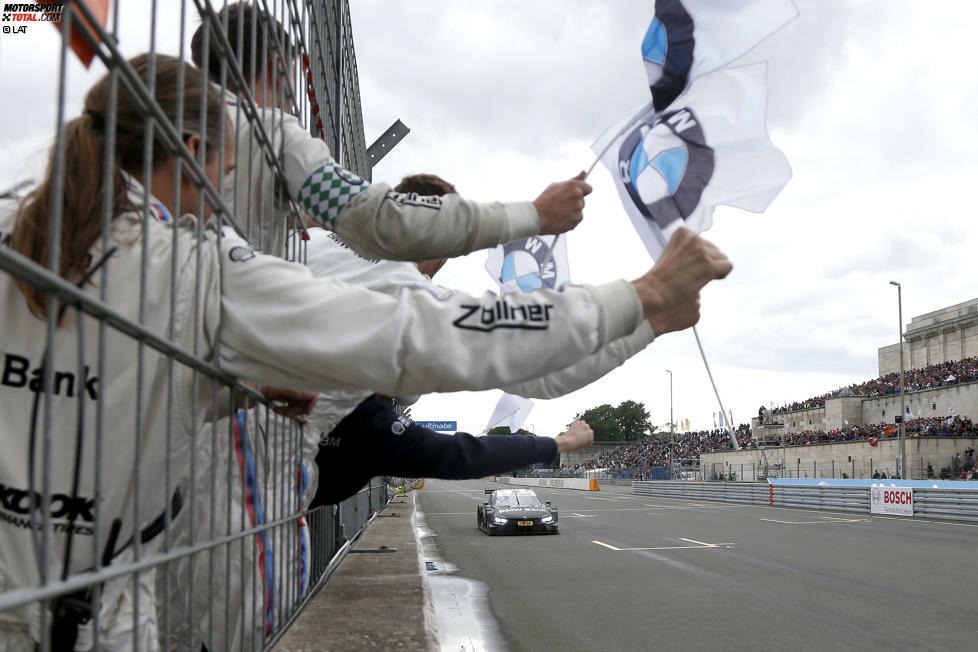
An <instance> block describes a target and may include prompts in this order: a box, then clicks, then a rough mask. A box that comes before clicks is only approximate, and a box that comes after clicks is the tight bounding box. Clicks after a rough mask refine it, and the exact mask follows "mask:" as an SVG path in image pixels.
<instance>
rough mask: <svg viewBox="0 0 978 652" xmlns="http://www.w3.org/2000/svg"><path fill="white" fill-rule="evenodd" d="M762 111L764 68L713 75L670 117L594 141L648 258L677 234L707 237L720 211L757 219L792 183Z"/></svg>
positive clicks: (630, 125) (643, 117) (647, 114)
mask: <svg viewBox="0 0 978 652" xmlns="http://www.w3.org/2000/svg"><path fill="white" fill-rule="evenodd" d="M766 104H767V88H766V83H765V66H764V64H756V65H752V66H746V67H742V68H731V69H723V70H718V71H715V72H712V73H710V74H708V75H706V76H705V77H702V78H700V79H698V80H696V81H695V82H693V84H692V85H691V86H690V87H689V89H687V90H686V92H685V93H683V94H682V95H680V96H679V97H678V98H677V99H676V101H675V102H673V103H672V104H671V105H670V106H669V108H668V110H666V111H664V112H662V113H656V112H655V111H652V110H649V109H644V110H643V111H641V112H640V113H639V114H638V115H634V116H630V117H629V118H626V119H625V120H623V121H621V122H619V123H618V124H616V125H614V126H613V127H611V128H610V129H608V131H606V132H605V134H604V135H602V136H601V137H600V138H598V140H597V141H595V143H594V145H593V149H594V150H595V152H602V151H604V152H605V153H604V156H603V157H602V159H601V160H602V162H603V163H604V164H605V166H606V167H607V168H608V169H609V170H610V171H611V173H612V177H613V178H614V181H615V186H616V187H617V188H618V193H619V195H620V196H621V200H622V203H623V204H624V206H625V211H626V212H627V213H628V217H629V219H631V221H632V224H633V225H634V226H635V229H636V230H637V231H638V233H639V236H640V237H641V238H642V242H643V243H645V246H646V248H647V249H648V250H649V253H650V254H652V257H653V258H658V255H659V254H660V253H661V252H662V249H663V247H664V245H665V243H666V242H667V241H668V239H669V236H670V235H672V232H673V231H675V230H676V229H677V228H679V227H680V226H685V227H686V228H689V229H692V230H693V231H695V232H697V233H702V232H703V231H706V230H707V229H709V228H710V227H711V226H712V225H713V210H714V208H715V207H716V206H718V205H720V204H726V205H728V206H735V207H737V208H742V209H745V210H749V211H753V212H755V213H759V212H762V211H764V210H765V209H766V208H767V207H768V206H769V205H770V203H771V202H772V201H774V198H775V197H777V195H778V193H779V192H781V189H782V188H783V187H784V186H785V184H786V183H788V181H789V180H790V179H791V167H790V166H789V165H788V160H787V159H786V158H785V156H784V154H783V153H781V151H780V150H779V149H778V148H777V147H775V146H774V144H773V143H771V141H770V139H769V138H768V135H767V125H766V124H765V112H766ZM623 127H624V129H622V128H623ZM609 145H610V146H609Z"/></svg>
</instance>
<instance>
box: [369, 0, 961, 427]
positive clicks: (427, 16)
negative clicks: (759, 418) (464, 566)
mask: <svg viewBox="0 0 978 652" xmlns="http://www.w3.org/2000/svg"><path fill="white" fill-rule="evenodd" d="M797 5H798V7H799V9H800V12H801V14H800V16H799V18H798V19H796V20H795V21H794V22H793V23H791V24H789V25H788V26H787V27H786V28H784V29H783V30H782V31H780V32H778V33H777V34H775V35H774V36H773V37H771V38H770V39H769V40H768V41H766V42H765V43H763V44H762V45H761V46H760V47H759V48H757V49H756V50H755V51H753V52H752V53H750V54H748V55H747V57H745V61H751V62H753V61H760V60H767V61H768V62H769V64H768V72H769V85H770V101H769V119H768V122H769V126H770V131H771V137H772V139H773V141H774V142H775V144H777V145H778V146H779V147H781V148H782V149H783V150H784V152H785V153H786V154H787V156H788V159H789V161H790V162H791V165H792V168H793V170H794V179H793V180H792V181H791V182H790V183H789V184H788V186H787V187H786V188H785V190H784V191H783V192H782V194H781V195H780V196H779V197H778V199H777V200H775V202H774V204H773V205H772V206H771V208H770V209H769V210H768V211H767V212H766V213H765V214H763V215H755V214H752V213H746V212H743V211H739V210H735V209H725V208H721V209H720V210H718V211H717V215H716V219H715V225H714V227H713V228H712V229H711V230H710V231H709V232H708V233H707V237H708V238H710V239H711V240H713V241H714V242H715V243H716V244H717V245H719V246H720V247H721V248H722V249H723V250H724V251H725V252H726V253H727V255H728V256H729V257H730V258H731V259H732V260H733V262H734V266H735V267H734V271H733V273H732V274H731V275H730V277H729V278H727V279H726V280H724V281H721V282H718V283H715V284H713V285H711V286H709V287H708V288H707V290H706V291H705V292H704V293H703V309H702V319H701V321H700V324H699V327H698V330H699V332H700V336H701V338H702V340H703V343H704V346H705V348H706V351H707V356H708V359H709V361H710V363H711V367H712V370H713V373H714V377H715V378H716V381H717V385H718V388H719V390H720V396H721V398H722V399H723V400H724V404H725V405H726V407H727V408H728V409H732V410H733V412H734V417H735V418H736V420H737V421H738V422H740V421H746V420H747V419H748V418H749V416H750V415H752V414H755V415H756V413H757V408H758V406H759V405H761V404H762V403H763V404H768V403H770V402H772V401H775V402H780V401H785V400H787V401H793V400H801V399H804V398H808V397H810V396H813V395H818V394H822V393H825V392H827V391H830V390H833V389H836V388H838V387H840V386H842V385H846V384H850V383H853V382H859V381H863V380H867V379H869V378H872V377H875V376H876V375H877V349H878V348H879V347H880V346H885V345H888V344H892V343H895V342H896V341H897V338H898V319H897V298H896V289H895V288H894V287H893V286H891V285H889V284H888V281H890V280H896V281H899V282H901V283H903V286H904V295H903V298H904V311H903V314H904V322H909V321H910V317H911V316H912V315H917V314H921V313H923V312H928V311H931V310H934V309H937V308H941V307H944V306H947V305H951V304H954V303H959V302H962V301H966V300H969V299H972V298H975V297H976V296H978V287H976V284H975V282H974V274H973V272H972V270H971V268H972V261H974V260H975V259H976V258H978V246H976V245H978V225H976V219H975V218H976V217H978V215H976V209H975V201H974V194H975V190H974V188H975V183H976V181H978V160H976V153H978V82H976V74H975V72H974V62H975V61H978V45H976V39H975V37H974V35H975V34H978V10H976V9H975V8H974V5H973V4H972V3H969V2H964V1H959V2H940V3H931V2H928V3H925V2H920V1H919V0H877V1H874V2H857V1H855V0H846V1H839V0H801V1H799V2H797ZM651 6H652V3H651V2H648V1H646V0H642V1H638V0H628V1H625V0H613V1H612V0H608V1H605V2H596V1H593V0H580V1H575V0H572V1H568V0H560V1H557V0H553V1H542V0H538V1H536V2H532V3H528V2H521V1H515V0H514V1H502V0H495V1H494V2H491V3H480V4H474V3H467V2H466V3H461V2H449V1H443V2H436V1H433V0H432V1H412V2H410V3H409V2H389V1H387V0H353V2H352V3H351V8H352V15H353V26H354V31H355V37H356V47H357V64H358V67H359V72H360V89H361V97H362V101H363V111H364V121H365V125H366V132H367V140H368V142H370V141H371V140H372V138H374V137H376V135H378V134H379V133H380V132H381V131H383V129H384V128H386V127H387V126H388V125H389V124H390V123H391V122H393V121H394V120H395V119H397V118H400V119H401V120H402V121H404V123H405V124H407V125H408V126H409V127H410V128H411V130H412V132H411V134H410V135H409V136H408V137H407V138H406V139H405V140H404V141H402V142H401V144H400V145H398V146H397V148H396V149H395V150H394V151H393V152H392V153H391V154H390V155H389V156H388V157H387V158H386V159H385V160H384V161H383V162H381V164H380V165H379V166H378V167H377V168H376V170H375V179H380V180H385V181H388V182H394V181H396V180H397V179H398V178H400V176H401V175H404V174H409V173H413V172H429V171H430V172H437V173H439V174H441V175H442V176H444V177H446V178H448V179H450V180H451V181H452V182H453V183H455V185H456V186H457V187H458V188H459V190H460V192H461V193H463V194H465V195H467V196H469V197H473V198H477V199H514V200H516V199H532V198H533V197H535V196H536V194H538V193H539V191H540V190H542V189H543V187H544V186H545V185H546V184H547V183H548V182H550V181H553V180H556V179H561V178H566V177H569V176H571V175H572V174H574V173H576V172H577V171H578V170H581V169H585V168H587V167H588V166H589V165H590V164H591V161H592V159H593V155H592V154H591V152H590V144H591V142H592V141H593V140H594V139H595V138H597V136H598V135H599V134H600V133H601V132H602V131H603V130H604V129H605V128H607V127H608V126H609V125H610V124H611V123H612V122H614V121H615V120H616V119H618V118H620V117H621V116H622V115H623V114H624V113H626V112H627V111H629V110H630V109H632V108H634V107H636V106H638V105H641V104H643V103H645V102H647V101H648V99H649V98H648V88H647V84H646V80H645V72H644V69H643V66H642V62H641V54H640V44H641V40H642V37H643V35H644V32H645V29H646V27H647V25H648V22H649V20H650V18H651ZM589 181H590V182H591V183H593V185H594V193H593V194H592V195H591V196H590V197H589V198H588V203H587V209H586V210H585V218H584V222H583V224H582V225H581V226H580V227H578V228H577V229H576V230H575V231H573V232H572V233H571V234H570V236H569V239H568V245H569V250H570V260H571V274H572V278H573V280H574V281H576V282H588V283H597V282H602V281H607V280H611V279H614V278H621V277H624V278H629V279H631V278H634V277H636V276H638V275H640V274H641V273H643V272H644V271H645V270H646V269H647V268H648V266H649V264H650V262H651V261H650V259H649V256H648V254H647V253H646V252H645V249H644V247H643V246H642V245H641V244H640V243H639V241H638V239H637V237H636V235H635V233H634V231H633V229H632V227H631V225H630V223H629V222H628V219H627V218H626V216H625V213H624V211H623V210H622V208H621V205H620V203H619V200H618V195H617V193H616V192H615V190H614V187H613V185H612V183H611V180H610V176H609V175H608V173H607V172H606V171H605V170H604V169H603V168H598V169H597V170H595V173H594V174H593V175H592V177H591V178H590V179H589ZM484 261H485V254H482V253H479V254H473V255H470V256H467V257H465V258H463V259H459V260H456V261H452V262H450V263H449V264H448V265H447V266H446V267H445V269H444V270H443V271H442V272H440V273H439V278H438V281H439V282H441V283H442V284H444V285H447V286H450V287H457V288H461V289H465V290H468V291H470V292H481V291H484V290H486V289H490V288H494V287H495V286H494V284H493V283H492V282H491V280H490V279H489V277H488V275H487V274H486V273H485V271H484V269H483V264H484ZM666 369H672V370H673V372H674V385H673V393H674V399H673V403H674V413H675V416H676V419H677V420H678V419H680V418H688V419H689V420H690V422H691V423H692V425H693V426H694V427H704V428H708V427H712V425H713V416H712V415H713V413H714V412H716V411H717V406H716V400H715V398H714V396H713V394H712V390H711V388H710V384H709V380H708V378H707V375H706V372H705V370H704V367H703V363H702V361H701V360H700V358H699V353H698V351H697V349H696V342H695V340H694V338H693V336H692V333H691V332H685V333H674V334H670V335H666V336H664V337H663V338H662V339H661V340H659V341H657V342H655V343H654V344H653V345H652V346H651V347H649V348H648V349H647V350H646V351H644V352H643V353H641V354H639V355H638V356H636V357H635V358H633V359H632V360H630V361H629V362H628V363H627V364H626V365H625V366H624V367H622V368H620V369H618V370H616V371H614V372H612V373H611V374H609V375H608V376H606V377H605V378H604V379H602V380H600V381H598V382H596V383H594V384H593V385H592V386H590V387H588V388H586V389H583V390H580V391H578V392H575V393H574V394H572V395H570V396H567V397H564V398H561V399H557V400H552V401H537V404H536V406H535V408H534V410H533V412H532V413H531V414H530V417H529V419H528V420H527V423H528V424H533V425H534V426H535V428H534V429H535V431H536V432H537V433H547V434H556V433H557V432H559V431H560V430H561V429H562V428H563V426H564V425H565V424H566V423H567V422H568V421H570V419H571V418H572V417H573V416H574V414H575V413H577V412H579V411H582V410H584V409H587V408H589V407H592V406H594V405H597V404H600V403H606V402H607V403H612V404H617V403H618V402H620V401H622V400H625V399H633V400H636V401H643V402H645V403H646V405H648V406H649V407H650V409H651V410H652V413H653V420H654V422H655V423H657V424H666V423H668V420H669V376H668V374H667V373H666V372H665V370H666ZM499 394H500V392H498V391H496V392H480V393H458V394H448V395H439V396H430V397H426V398H424V399H422V400H421V401H420V402H419V403H418V405H417V406H416V407H415V408H414V411H413V415H414V417H415V418H430V419H457V420H458V421H459V422H460V427H463V428H466V429H469V430H472V431H475V432H478V431H481V430H482V429H483V428H484V427H485V426H486V424H487V421H488V418H489V414H490V412H491V411H492V408H493V406H494V405H495V402H496V400H497V397H498V396H499Z"/></svg>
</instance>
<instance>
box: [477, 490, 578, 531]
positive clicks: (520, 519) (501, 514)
mask: <svg viewBox="0 0 978 652" xmlns="http://www.w3.org/2000/svg"><path fill="white" fill-rule="evenodd" d="M486 493H487V494H489V500H487V501H486V502H484V503H482V504H481V505H479V507H478V508H477V509H476V518H477V520H478V522H479V529H480V530H482V531H483V532H485V533H486V534H559V533H560V528H559V526H558V525H557V508H555V507H551V506H550V501H549V500H548V501H547V502H546V503H544V502H542V501H541V500H540V498H539V497H537V495H536V493H534V492H533V490H532V489H486Z"/></svg>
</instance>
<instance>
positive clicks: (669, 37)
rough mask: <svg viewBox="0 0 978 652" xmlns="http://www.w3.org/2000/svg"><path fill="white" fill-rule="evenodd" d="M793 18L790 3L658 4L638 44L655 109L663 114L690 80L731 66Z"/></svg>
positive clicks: (717, 0)
mask: <svg viewBox="0 0 978 652" xmlns="http://www.w3.org/2000/svg"><path fill="white" fill-rule="evenodd" d="M797 15H798V9H797V8H796V7H795V5H794V3H793V2H791V0H656V3H655V15H654V16H653V18H652V22H651V23H650V24H649V28H648V29H647V30H646V32H645V38H644V39H642V61H643V63H644V64H645V72H646V74H647V75H648V78H649V90H650V91H651V92H652V98H653V101H654V104H655V109H656V110H658V111H664V110H665V109H666V107H668V106H669V105H670V104H672V103H673V101H674V100H675V99H676V98H677V97H679V96H680V95H681V94H682V92H683V91H684V90H686V87H687V86H688V85H689V83H690V82H691V81H692V80H694V79H696V78H698V77H702V76H703V75H706V74H707V73H710V72H713V71H714V70H718V69H720V68H722V67H724V66H726V65H728V64H730V63H732V62H733V61H734V60H735V59H737V58H738V57H740V56H742V55H743V54H745V53H747V52H748V51H750V50H751V49H753V48H754V46H756V45H757V44H758V43H760V42H761V41H763V40H764V39H765V38H767V37H768V36H770V35H771V34H773V33H774V32H776V31H777V30H778V29H780V28H781V27H783V26H784V25H786V24H787V23H789V22H791V20H792V19H794V18H795V17H796V16H797Z"/></svg>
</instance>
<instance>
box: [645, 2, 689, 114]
mask: <svg viewBox="0 0 978 652" xmlns="http://www.w3.org/2000/svg"><path fill="white" fill-rule="evenodd" d="M695 48H696V39H695V36H694V24H693V17H692V16H690V15H689V12H687V11H686V8H685V7H683V3H682V2H681V1H680V0H656V2H655V18H653V19H652V23H651V24H650V25H649V28H648V30H646V32H645V38H644V39H642V59H643V60H644V63H645V67H646V70H647V72H648V76H649V79H650V80H651V79H654V80H655V81H654V82H653V83H652V84H651V85H650V86H649V90H651V91H652V101H653V103H654V105H655V108H656V110H657V111H663V110H665V109H666V107H668V106H669V105H670V104H672V103H673V101H675V99H676V98H677V97H679V96H680V95H681V94H682V92H683V91H684V90H685V89H686V84H687V83H688V82H689V71H690V69H691V68H692V67H693V51H694V50H695Z"/></svg>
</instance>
